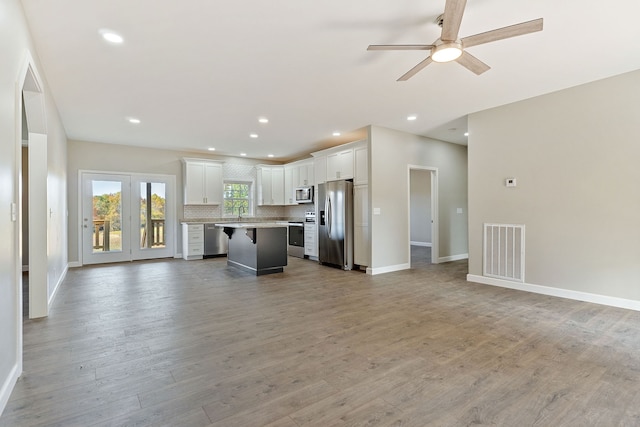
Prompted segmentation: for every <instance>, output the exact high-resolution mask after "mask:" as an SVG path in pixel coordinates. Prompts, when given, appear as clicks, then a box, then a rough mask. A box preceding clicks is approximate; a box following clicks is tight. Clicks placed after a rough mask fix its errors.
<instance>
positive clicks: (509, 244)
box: [482, 224, 524, 282]
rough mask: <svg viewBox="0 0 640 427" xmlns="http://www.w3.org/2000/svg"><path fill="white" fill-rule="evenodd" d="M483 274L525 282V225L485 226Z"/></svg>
mask: <svg viewBox="0 0 640 427" xmlns="http://www.w3.org/2000/svg"><path fill="white" fill-rule="evenodd" d="M482 274H483V275H484V276H487V277H495V278H498V279H503V280H510V281H512V282H524V225H521V224H484V254H483V273H482Z"/></svg>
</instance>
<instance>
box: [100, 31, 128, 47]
mask: <svg viewBox="0 0 640 427" xmlns="http://www.w3.org/2000/svg"><path fill="white" fill-rule="evenodd" d="M100 35H102V38H103V39H105V40H106V41H108V42H110V43H116V44H120V43H122V42H123V41H124V38H123V37H122V36H121V35H120V34H118V33H115V32H113V31H111V30H100Z"/></svg>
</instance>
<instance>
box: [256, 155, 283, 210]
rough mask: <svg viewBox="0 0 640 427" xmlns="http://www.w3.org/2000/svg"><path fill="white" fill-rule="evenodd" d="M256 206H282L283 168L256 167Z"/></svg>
mask: <svg viewBox="0 0 640 427" xmlns="http://www.w3.org/2000/svg"><path fill="white" fill-rule="evenodd" d="M256 169H257V175H258V176H257V178H258V179H257V181H258V205H260V206H269V205H280V206H282V205H284V204H285V197H284V167H283V166H265V165H258V166H256Z"/></svg>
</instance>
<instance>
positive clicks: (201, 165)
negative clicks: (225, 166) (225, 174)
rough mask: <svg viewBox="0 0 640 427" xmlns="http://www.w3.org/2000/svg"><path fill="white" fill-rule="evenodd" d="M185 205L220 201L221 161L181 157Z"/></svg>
mask: <svg viewBox="0 0 640 427" xmlns="http://www.w3.org/2000/svg"><path fill="white" fill-rule="evenodd" d="M183 184H184V204H185V205H219V204H221V203H222V187H223V183H222V163H221V162H216V161H209V160H199V159H183Z"/></svg>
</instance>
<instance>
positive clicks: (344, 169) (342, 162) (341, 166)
mask: <svg viewBox="0 0 640 427" xmlns="http://www.w3.org/2000/svg"><path fill="white" fill-rule="evenodd" d="M351 178H353V149H352V148H349V149H346V150H342V151H339V152H337V153H332V154H329V155H327V181H335V180H339V179H351Z"/></svg>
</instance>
